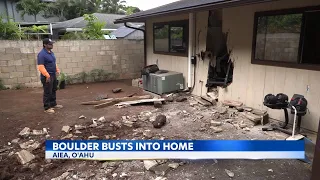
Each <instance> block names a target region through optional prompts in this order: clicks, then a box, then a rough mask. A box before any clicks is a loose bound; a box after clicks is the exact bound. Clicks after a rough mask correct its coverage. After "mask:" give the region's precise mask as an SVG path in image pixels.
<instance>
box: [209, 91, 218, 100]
mask: <svg viewBox="0 0 320 180" xmlns="http://www.w3.org/2000/svg"><path fill="white" fill-rule="evenodd" d="M207 95H208V96H209V97H211V98H212V99H214V100H217V99H218V96H216V94H215V93H214V92H208V93H207Z"/></svg>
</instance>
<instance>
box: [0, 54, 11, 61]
mask: <svg viewBox="0 0 320 180" xmlns="http://www.w3.org/2000/svg"><path fill="white" fill-rule="evenodd" d="M1 60H2V61H5V60H13V54H7V53H1V54H0V61H1Z"/></svg>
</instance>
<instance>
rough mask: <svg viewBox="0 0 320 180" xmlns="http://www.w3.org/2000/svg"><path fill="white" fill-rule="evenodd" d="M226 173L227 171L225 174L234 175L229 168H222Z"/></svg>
mask: <svg viewBox="0 0 320 180" xmlns="http://www.w3.org/2000/svg"><path fill="white" fill-rule="evenodd" d="M224 171H225V172H226V173H227V175H228V176H229V177H231V178H232V177H234V173H233V172H232V171H230V170H228V169H225V170H224Z"/></svg>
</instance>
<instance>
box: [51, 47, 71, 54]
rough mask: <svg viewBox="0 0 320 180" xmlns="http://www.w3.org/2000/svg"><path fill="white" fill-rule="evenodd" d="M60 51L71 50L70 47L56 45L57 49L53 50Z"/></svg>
mask: <svg viewBox="0 0 320 180" xmlns="http://www.w3.org/2000/svg"><path fill="white" fill-rule="evenodd" d="M55 51H56V52H60V53H66V52H70V48H69V47H68V46H67V47H56V48H55V50H53V52H55Z"/></svg>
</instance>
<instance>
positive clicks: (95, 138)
mask: <svg viewBox="0 0 320 180" xmlns="http://www.w3.org/2000/svg"><path fill="white" fill-rule="evenodd" d="M88 139H89V140H97V139H99V137H98V136H94V135H92V136H89V137H88Z"/></svg>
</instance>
